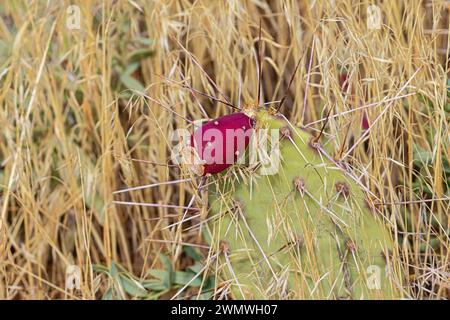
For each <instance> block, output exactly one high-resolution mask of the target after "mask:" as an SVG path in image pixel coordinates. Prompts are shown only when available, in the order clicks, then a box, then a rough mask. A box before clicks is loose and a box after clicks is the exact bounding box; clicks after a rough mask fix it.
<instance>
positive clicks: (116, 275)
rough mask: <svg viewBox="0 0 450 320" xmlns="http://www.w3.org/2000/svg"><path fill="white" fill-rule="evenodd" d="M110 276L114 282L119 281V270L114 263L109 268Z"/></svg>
mask: <svg viewBox="0 0 450 320" xmlns="http://www.w3.org/2000/svg"><path fill="white" fill-rule="evenodd" d="M109 274H110V276H111V277H112V278H113V279H114V280H119V270H118V269H117V265H116V263H115V262H114V261H113V262H111V266H110V267H109Z"/></svg>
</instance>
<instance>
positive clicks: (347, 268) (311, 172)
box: [208, 111, 400, 299]
mask: <svg viewBox="0 0 450 320" xmlns="http://www.w3.org/2000/svg"><path fill="white" fill-rule="evenodd" d="M256 121H257V122H256V126H257V128H259V129H261V128H270V129H279V130H280V132H281V139H280V144H279V147H280V152H281V163H280V166H279V168H278V172H277V173H276V174H274V175H259V174H258V172H259V171H260V170H261V169H258V170H255V171H254V172H253V173H249V174H247V175H242V176H241V177H240V178H239V181H237V178H227V179H220V181H221V182H218V184H217V185H216V186H214V187H213V188H212V189H210V193H209V194H210V196H209V202H210V206H211V214H213V215H215V217H216V218H215V219H212V220H211V222H210V223H209V228H208V230H209V237H210V241H211V244H212V246H213V247H214V248H215V249H217V250H218V251H219V252H221V253H220V255H219V258H218V259H216V260H215V261H216V262H215V273H216V274H217V277H218V280H219V281H217V282H219V283H222V284H223V285H226V286H229V288H230V292H231V295H232V296H233V297H234V298H238V299H241V298H246V299H255V298H259V299H265V298H274V299H280V298H283V299H284V298H293V299H342V298H349V299H390V298H398V297H400V293H399V291H398V289H397V284H398V282H396V281H395V280H394V278H395V274H396V271H397V270H396V268H395V264H394V263H393V261H392V260H393V257H392V251H393V250H392V248H393V241H392V239H391V235H390V232H389V230H388V229H387V228H386V226H385V225H384V224H383V223H382V222H381V221H380V219H379V218H378V217H376V215H375V214H374V213H373V212H372V211H371V210H370V209H369V207H368V205H367V204H366V201H365V195H364V193H363V191H362V190H361V188H360V186H359V185H358V184H357V183H356V182H355V180H354V179H352V178H350V177H349V174H346V173H345V169H343V168H340V167H339V166H338V165H337V164H336V163H335V162H334V161H333V160H332V159H328V158H327V157H326V156H324V155H323V153H322V152H320V151H319V150H318V149H319V148H320V145H319V144H317V143H315V141H314V140H312V139H311V136H310V135H309V134H308V133H306V132H304V131H302V130H299V129H296V128H294V127H293V126H291V125H289V123H288V122H287V121H285V120H283V119H281V118H279V117H276V116H273V115H271V114H269V112H267V111H260V112H258V114H257V116H256ZM249 171H251V170H249ZM386 269H388V270H389V272H388V273H386V272H385V270H386Z"/></svg>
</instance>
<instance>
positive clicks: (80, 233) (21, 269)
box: [0, 0, 450, 299]
mask: <svg viewBox="0 0 450 320" xmlns="http://www.w3.org/2000/svg"><path fill="white" fill-rule="evenodd" d="M375 2H376V3H378V6H379V8H380V10H381V18H382V21H381V22H382V24H381V28H380V29H377V28H369V27H370V25H369V26H368V24H367V19H368V17H367V7H368V5H370V4H372V2H371V1H366V0H362V1H341V0H335V1H325V0H323V1H322V0H318V1H293V0H292V1H291V0H284V1H282V0H280V1H252V0H248V1H213V0H204V1H187V0H180V1H143V0H142V1H141V0H119V1H94V0H90V1H81V0H79V1H77V0H74V1H56V0H55V1H53V0H51V1H41V0H34V1H31V0H30V1H24V0H23V1H16V0H5V1H1V3H0V127H1V131H0V298H2V299H52V298H69V299H100V298H104V299H108V298H110V299H111V298H113V299H122V298H123V299H162V298H165V299H167V298H173V297H175V298H181V299H197V298H201V299H210V298H225V297H230V296H233V295H234V293H233V290H231V289H229V288H230V285H229V284H230V282H233V281H234V280H233V277H230V278H229V279H224V278H222V277H221V276H219V273H218V270H220V266H218V263H217V261H219V260H214V258H215V257H217V255H220V254H222V253H223V251H224V250H225V249H224V248H219V247H218V246H217V245H215V244H214V245H211V243H210V241H209V239H207V237H206V236H205V234H206V232H205V230H207V229H208V224H207V223H201V222H202V221H203V220H206V219H208V217H209V216H210V215H211V214H212V213H211V210H210V206H209V205H208V203H207V201H206V199H207V197H208V195H206V194H205V193H206V192H207V190H206V189H205V188H203V189H199V188H198V187H199V184H200V183H201V179H197V178H196V179H193V180H188V181H186V179H191V177H192V176H191V175H190V174H189V173H188V172H187V171H186V170H185V169H184V168H181V167H180V166H178V165H176V164H174V163H173V162H172V160H171V152H172V151H173V150H174V148H175V147H176V145H177V143H176V142H175V141H172V138H173V136H174V132H175V131H176V130H177V129H188V130H191V131H192V128H193V124H192V121H195V120H205V119H208V118H209V119H214V118H216V117H218V116H221V115H224V114H228V113H231V112H234V111H233V110H232V109H230V108H229V107H227V106H226V105H224V104H223V103H218V102H216V101H213V100H211V99H209V98H207V97H205V96H201V95H199V94H195V92H194V91H193V90H194V89H195V90H198V91H200V92H204V93H207V94H208V95H211V96H214V97H217V98H218V99H222V100H225V99H228V100H229V101H230V102H231V103H232V104H234V105H236V106H243V105H247V104H256V103H257V101H258V98H257V93H258V78H259V73H258V70H259V69H258V38H259V35H258V34H259V23H260V21H261V29H262V32H261V34H262V36H261V42H260V43H261V45H260V47H261V50H260V52H261V55H262V57H263V73H262V79H261V100H262V102H263V103H268V102H273V103H271V104H267V105H266V107H273V108H275V109H276V107H277V100H280V99H281V98H282V97H283V96H284V94H285V93H287V95H286V100H285V102H284V104H283V106H282V108H281V110H280V112H281V113H282V114H283V115H284V116H285V117H286V118H287V119H288V120H289V122H290V123H291V124H292V125H293V126H298V127H304V128H305V129H306V130H307V131H309V132H311V133H313V134H315V135H319V132H320V131H323V132H322V134H321V141H322V143H323V144H324V145H326V147H327V150H330V152H331V156H332V157H333V158H334V159H335V160H337V161H341V162H343V163H347V164H348V166H349V167H351V169H352V174H353V176H355V177H357V178H358V183H359V184H358V185H360V186H361V189H360V190H359V191H358V192H361V193H362V192H364V193H365V194H366V195H368V194H370V198H369V197H367V199H369V201H370V202H371V203H370V205H371V206H372V207H374V208H376V210H374V213H373V214H375V215H376V216H377V217H378V218H379V220H380V221H381V220H383V221H385V224H386V228H387V230H388V231H389V232H390V233H391V235H392V239H393V246H394V247H393V250H392V251H393V252H394V253H395V255H396V256H397V257H398V260H399V261H398V263H399V266H400V267H399V268H401V271H400V272H399V273H400V274H402V275H403V281H402V283H401V285H402V288H400V289H401V290H400V291H401V292H402V294H401V296H402V297H404V298H419V299H429V298H432V299H435V298H439V299H446V298H449V297H450V256H449V246H450V239H449V230H450V221H449V211H450V200H449V197H450V186H449V184H450V178H449V177H450V163H449V160H450V132H449V130H450V129H449V121H450V101H449V97H450V94H449V92H450V91H449V88H448V81H447V76H448V71H449V66H448V57H449V48H448V34H449V32H448V30H449V20H448V10H449V4H448V2H447V1H439V0H437V1H418V0H413V1H379V2H378V1H375ZM71 5H75V7H70V6H71ZM78 13H79V22H80V25H79V28H77V15H78ZM74 27H75V28H74ZM297 61H300V64H299V68H298V71H297V73H296V74H295V76H294V78H293V82H292V85H291V87H290V88H289V89H288V85H289V81H290V79H291V76H292V74H293V73H294V69H295V66H296V63H297ZM345 75H346V77H345ZM344 78H346V81H342V80H343V79H344ZM340 80H341V81H340ZM343 82H345V83H343ZM183 86H187V87H183ZM189 88H193V89H189ZM362 123H364V125H363V126H362V125H361V124H362ZM246 170H247V169H246V168H245V167H242V166H240V167H238V166H234V167H232V168H230V171H229V173H230V174H228V175H227V177H226V178H224V177H223V175H219V176H213V177H208V178H207V180H206V181H207V182H211V185H215V182H217V181H218V180H219V179H228V181H229V182H230V183H234V184H235V185H234V187H236V188H238V187H239V188H242V186H238V184H239V181H241V180H239V181H238V180H237V177H239V175H242V174H243V173H245V172H247V173H248V171H246ZM233 172H234V173H235V174H234V173H233ZM178 180H180V181H178ZM169 181H175V182H176V183H169V184H161V183H162V182H169ZM202 183H204V182H202ZM143 185H154V186H153V187H148V188H142V189H137V190H128V191H127V192H116V191H117V190H123V189H127V188H131V187H136V186H143ZM355 185H356V183H355ZM219 200H220V199H219ZM133 203H134V204H133ZM136 203H145V204H147V205H145V206H144V205H136ZM131 204H133V205H131ZM185 220H186V221H185ZM309 245H311V244H309ZM220 250H222V253H221V251H220ZM225 251H226V250H225ZM220 261H222V262H223V259H222V260H220ZM223 263H226V262H223ZM301 263H302V265H301V269H302V270H308V264H307V262H304V261H303V260H302V262H301ZM70 266H72V267H70ZM73 266H76V267H78V268H79V270H80V274H81V283H80V288H79V289H76V288H74V289H70V288H67V287H66V272H67V271H70V269H71V268H72V270H73ZM310 267H311V266H310ZM75 271H76V268H75ZM305 272H306V271H305ZM319 278H320V275H319ZM309 289H311V288H309ZM271 290H272V296H274V297H283V292H282V290H283V286H282V285H281V284H280V283H278V286H277V285H274V286H272V287H271ZM277 290H279V291H277ZM305 290H308V288H307V287H302V292H297V294H291V295H290V296H289V298H301V297H307V296H309V294H307V293H306V291H305ZM323 296H324V297H326V296H327V293H324V295H323ZM328 296H330V295H328ZM330 297H334V296H332V295H331V296H330ZM334 298H335V297H334Z"/></svg>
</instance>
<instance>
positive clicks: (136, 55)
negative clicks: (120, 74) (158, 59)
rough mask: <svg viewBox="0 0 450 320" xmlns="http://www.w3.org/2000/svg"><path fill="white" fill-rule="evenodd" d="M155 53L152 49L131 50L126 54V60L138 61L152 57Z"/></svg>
mask: <svg viewBox="0 0 450 320" xmlns="http://www.w3.org/2000/svg"><path fill="white" fill-rule="evenodd" d="M154 54H155V51H153V50H152V49H147V48H144V49H137V50H134V51H133V52H131V53H130V54H129V55H128V56H127V60H128V61H131V62H138V61H141V60H144V59H147V58H150V57H152V56H153V55H154Z"/></svg>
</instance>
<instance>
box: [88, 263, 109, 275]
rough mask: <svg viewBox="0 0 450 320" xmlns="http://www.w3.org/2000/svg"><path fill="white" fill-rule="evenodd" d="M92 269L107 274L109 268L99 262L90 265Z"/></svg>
mask: <svg viewBox="0 0 450 320" xmlns="http://www.w3.org/2000/svg"><path fill="white" fill-rule="evenodd" d="M92 271H94V272H98V273H105V274H109V269H108V268H107V267H105V266H102V265H100V264H94V265H93V266H92Z"/></svg>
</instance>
